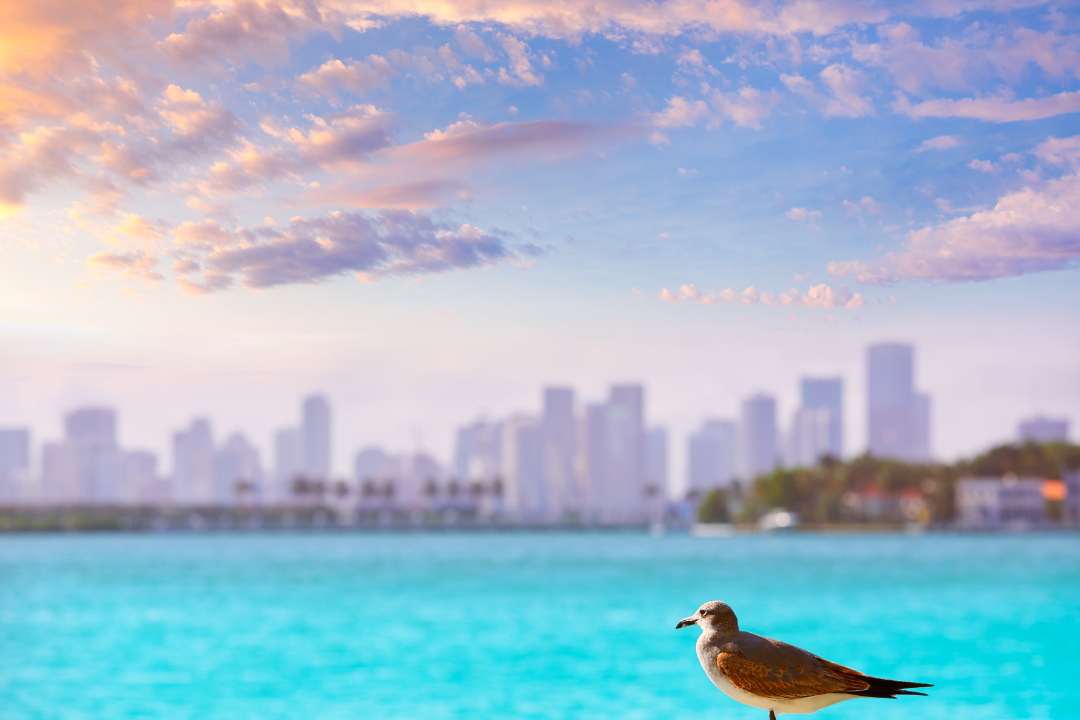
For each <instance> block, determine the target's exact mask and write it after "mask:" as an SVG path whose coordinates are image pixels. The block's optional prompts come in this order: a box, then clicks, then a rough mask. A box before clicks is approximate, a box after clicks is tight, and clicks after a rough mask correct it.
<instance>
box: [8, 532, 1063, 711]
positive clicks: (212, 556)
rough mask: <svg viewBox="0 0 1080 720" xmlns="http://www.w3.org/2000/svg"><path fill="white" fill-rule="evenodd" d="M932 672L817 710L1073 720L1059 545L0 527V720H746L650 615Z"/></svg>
mask: <svg viewBox="0 0 1080 720" xmlns="http://www.w3.org/2000/svg"><path fill="white" fill-rule="evenodd" d="M713 599H722V600H725V601H726V602H728V603H729V604H730V605H731V606H732V607H733V608H734V609H735V611H736V613H737V614H738V616H739V620H740V623H741V624H742V626H743V628H744V629H747V630H751V631H753V632H758V633H762V634H765V635H770V636H773V637H778V638H781V639H784V640H786V641H788V642H793V643H795V644H797V645H801V646H803V647H805V648H806V649H808V650H811V651H812V652H815V653H817V654H819V655H822V656H824V657H827V658H829V659H831V660H834V661H836V662H840V663H843V664H846V665H851V666H853V667H855V668H857V669H861V670H863V671H865V672H868V673H872V674H876V675H882V676H885V677H893V678H898V679H904V680H919V681H925V682H932V683H936V684H937V687H936V688H934V689H932V691H931V693H932V694H931V696H930V697H929V698H904V699H899V700H868V699H867V700H863V699H860V700H854V701H851V702H847V703H843V704H841V705H838V706H835V707H832V708H829V709H826V710H824V711H822V712H821V713H818V714H817V715H815V717H820V718H835V719H836V720H842V719H845V718H848V719H853V718H875V719H878V720H890V719H894V718H895V719H899V718H911V717H919V718H920V719H921V720H933V719H936V718H949V719H950V720H955V719H956V718H964V720H983V719H986V720H991V719H993V720H1010V719H1012V718H1017V719H1019V718H1025V719H1027V718H1048V719H1049V718H1055V719H1058V718H1067V717H1078V714H1077V713H1078V710H1077V708H1078V707H1080V681H1077V670H1078V669H1080V668H1078V664H1077V661H1076V648H1080V537H1077V536H996V537H989V536H987V537H959V536H921V537H908V536H880V535H878V536H860V535H855V536H787V537H764V536H748V537H734V538H718V539H710V540H701V539H694V538H690V537H686V536H679V535H669V536H667V537H664V538H653V537H649V536H645V535H637V534H630V533H624V534H618V533H613V534H513V533H507V534H335V533H324V534H319V533H312V534H299V533H297V534H284V533H283V534H240V533H237V534H225V533H222V534H176V535H133V534H129V535H123V534H116V535H49V536H29V535H27V536H6V537H0V698H2V701H0V718H2V719H3V720H30V719H33V720H37V719H46V718H48V719H50V720H51V719H53V718H61V719H69V718H70V719H83V718H85V719H87V720H107V719H112V718H159V719H161V720H218V719H221V720H224V719H226V718H228V719H233V718H245V719H249V718H251V719H254V718H258V719H266V720H276V719H279V718H280V719H285V718H297V719H303V720H322V719H327V720H329V719H338V718H342V719H344V718H349V719H358V720H359V719H363V720H478V719H482V718H497V719H501V718H507V719H510V718H522V719H529V720H533V719H535V720H540V719H547V718H551V719H556V718H558V719H575V718H581V719H582V720H586V719H587V720H600V719H603V720H613V719H617V720H683V719H686V720H690V719H692V718H693V719H698V718H701V719H704V718H709V719H710V720H711V719H713V718H732V719H733V720H739V719H741V718H755V719H756V720H764V718H765V717H766V714H765V713H764V711H761V710H755V709H752V708H746V707H743V706H741V705H738V704H736V703H734V702H733V701H731V700H728V699H727V698H726V697H725V696H723V695H722V694H721V693H720V692H719V691H717V690H716V689H714V688H713V687H712V685H711V684H710V683H709V681H708V680H707V678H706V677H705V675H704V673H703V672H702V671H701V668H700V666H699V665H698V663H697V659H696V657H695V656H694V648H693V645H694V640H695V638H696V635H697V633H698V631H697V629H696V628H688V629H685V630H681V631H676V630H675V629H674V628H675V623H676V622H677V621H678V620H679V619H680V618H682V617H684V616H686V615H689V614H691V613H692V612H693V611H694V610H695V609H696V608H697V606H698V605H699V604H700V603H702V602H704V601H706V600H713Z"/></svg>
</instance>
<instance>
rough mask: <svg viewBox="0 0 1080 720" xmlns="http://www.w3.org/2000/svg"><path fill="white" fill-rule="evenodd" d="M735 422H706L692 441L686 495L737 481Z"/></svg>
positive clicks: (702, 493) (690, 442) (690, 440)
mask: <svg viewBox="0 0 1080 720" xmlns="http://www.w3.org/2000/svg"><path fill="white" fill-rule="evenodd" d="M735 439H736V431H735V423H733V422H731V421H729V420H706V421H705V422H704V423H703V424H702V426H701V429H700V430H698V431H697V432H696V433H694V434H692V435H691V436H690V439H689V448H688V449H689V454H688V459H689V462H688V466H687V488H686V489H687V492H688V493H695V494H697V495H698V496H701V495H704V494H705V493H706V492H708V491H709V490H711V489H713V488H717V487H726V486H728V485H730V484H731V482H732V481H733V480H734V479H735V466H736V462H735V461H736V452H735Z"/></svg>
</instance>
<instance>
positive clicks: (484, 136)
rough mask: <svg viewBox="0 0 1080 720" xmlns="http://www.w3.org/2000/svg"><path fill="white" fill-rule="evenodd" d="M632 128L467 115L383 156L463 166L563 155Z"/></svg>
mask: <svg viewBox="0 0 1080 720" xmlns="http://www.w3.org/2000/svg"><path fill="white" fill-rule="evenodd" d="M630 132H633V128H618V127H616V128H612V127H610V126H603V125H599V124H595V123H581V122H570V121H563V120H533V121H528V122H519V123H510V122H504V123H497V124H495V125H484V124H481V123H477V122H475V121H474V120H472V119H471V118H465V119H463V120H459V121H458V122H456V123H454V124H452V125H449V126H447V127H446V128H445V129H443V130H433V131H431V132H429V133H425V135H424V139H423V140H419V141H417V142H414V143H409V144H407V145H399V146H396V147H392V148H387V149H385V150H383V151H381V152H380V153H379V155H378V157H379V159H385V160H388V161H390V162H391V163H393V164H397V163H400V162H410V163H413V164H415V165H418V166H422V167H424V168H426V169H429V170H430V169H433V168H437V167H446V166H461V165H463V164H467V165H469V166H472V165H473V164H474V163H477V162H481V161H485V160H489V159H492V158H495V157H498V158H503V157H508V156H515V155H516V156H519V157H543V158H546V159H561V158H565V157H568V156H570V155H573V154H576V153H578V152H580V151H581V150H583V149H585V148H587V147H591V146H594V145H596V144H598V143H599V142H600V141H601V140H603V139H606V138H612V137H618V136H619V135H626V134H628V133H630Z"/></svg>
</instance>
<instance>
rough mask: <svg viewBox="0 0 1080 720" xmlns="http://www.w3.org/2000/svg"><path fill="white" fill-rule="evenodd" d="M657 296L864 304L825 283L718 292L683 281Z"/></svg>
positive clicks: (723, 302)
mask: <svg viewBox="0 0 1080 720" xmlns="http://www.w3.org/2000/svg"><path fill="white" fill-rule="evenodd" d="M656 299H657V300H661V301H663V302H672V303H682V302H691V303H700V304H702V305H757V304H759V303H760V304H762V305H771V306H782V307H811V308H813V307H816V308H847V309H849V310H855V309H858V308H861V307H863V306H864V305H866V298H865V297H863V296H862V294H860V293H853V292H851V290H850V289H848V287H847V286H846V285H841V286H840V287H838V288H836V289H834V288H832V287H829V286H828V285H826V284H825V283H822V284H820V285H814V286H812V287H810V288H809V289H808V290H807V291H806V292H805V293H803V292H800V291H799V290H798V289H797V288H792V289H790V290H788V291H786V292H781V293H773V292H759V291H758V290H757V289H756V288H754V286H752V285H751V286H750V287H748V288H746V289H745V290H743V291H742V292H736V291H735V290H732V289H731V288H728V289H726V290H721V291H719V292H703V291H702V290H701V289H700V288H698V286H697V285H683V286H682V287H680V288H679V290H678V292H673V291H671V290H668V289H667V288H664V289H662V290H661V291H660V293H659V294H658V295H657V296H656Z"/></svg>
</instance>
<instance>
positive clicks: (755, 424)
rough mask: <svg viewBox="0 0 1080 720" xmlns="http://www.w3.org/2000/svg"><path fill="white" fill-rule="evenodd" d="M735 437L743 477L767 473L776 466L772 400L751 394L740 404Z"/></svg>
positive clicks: (774, 407)
mask: <svg viewBox="0 0 1080 720" xmlns="http://www.w3.org/2000/svg"><path fill="white" fill-rule="evenodd" d="M739 436H740V445H741V455H742V467H741V474H742V475H743V478H744V479H745V480H747V481H749V480H752V479H753V478H754V477H755V476H757V475H765V474H768V473H771V472H772V471H773V469H774V468H775V467H776V400H774V399H773V398H772V397H770V396H768V395H754V396H753V397H751V398H748V399H747V400H745V401H743V404H742V417H741V419H740V422H739Z"/></svg>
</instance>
